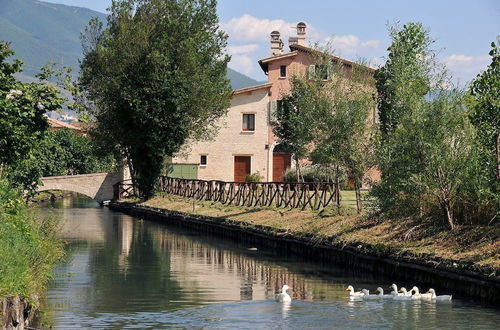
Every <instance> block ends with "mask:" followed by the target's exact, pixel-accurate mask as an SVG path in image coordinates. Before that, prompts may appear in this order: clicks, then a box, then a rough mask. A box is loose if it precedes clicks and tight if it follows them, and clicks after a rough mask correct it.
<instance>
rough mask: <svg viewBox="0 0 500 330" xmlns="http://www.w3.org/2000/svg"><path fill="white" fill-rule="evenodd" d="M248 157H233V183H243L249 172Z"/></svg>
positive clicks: (249, 162)
mask: <svg viewBox="0 0 500 330" xmlns="http://www.w3.org/2000/svg"><path fill="white" fill-rule="evenodd" d="M251 164H252V163H251V157H250V156H234V181H235V182H245V177H246V176H247V174H250V171H251Z"/></svg>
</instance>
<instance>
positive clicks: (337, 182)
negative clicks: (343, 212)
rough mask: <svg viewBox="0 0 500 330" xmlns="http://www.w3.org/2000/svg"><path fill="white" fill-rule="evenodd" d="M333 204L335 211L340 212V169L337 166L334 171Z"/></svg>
mask: <svg viewBox="0 0 500 330" xmlns="http://www.w3.org/2000/svg"><path fill="white" fill-rule="evenodd" d="M335 202H336V203H337V210H340V168H339V166H338V165H337V167H336V169H335Z"/></svg>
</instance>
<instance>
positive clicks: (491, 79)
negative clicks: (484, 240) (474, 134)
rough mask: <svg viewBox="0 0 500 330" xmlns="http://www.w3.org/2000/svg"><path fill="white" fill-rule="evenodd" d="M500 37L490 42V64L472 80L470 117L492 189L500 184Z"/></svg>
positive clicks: (497, 187)
mask: <svg viewBox="0 0 500 330" xmlns="http://www.w3.org/2000/svg"><path fill="white" fill-rule="evenodd" d="M499 47H500V39H499V41H497V43H494V42H493V43H491V51H490V56H491V64H490V65H489V66H488V69H487V70H485V71H484V72H482V73H481V74H479V75H478V76H477V77H476V79H475V80H474V81H473V82H472V84H471V87H470V94H471V96H472V105H471V108H472V111H471V113H470V118H471V121H472V123H473V124H474V126H475V127H476V128H477V131H478V142H479V145H480V147H481V148H483V149H484V157H483V165H484V169H485V170H486V172H487V173H488V174H487V175H488V177H489V180H490V187H491V188H492V190H493V191H498V190H499V189H500V188H499V187H500V186H499V185H500V49H499Z"/></svg>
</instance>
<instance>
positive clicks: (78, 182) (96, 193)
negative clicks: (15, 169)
mask: <svg viewBox="0 0 500 330" xmlns="http://www.w3.org/2000/svg"><path fill="white" fill-rule="evenodd" d="M41 180H42V185H40V186H39V187H38V189H37V191H38V192H42V191H46V190H66V191H74V192H77V193H80V194H83V195H85V196H88V197H90V198H93V199H94V200H95V201H97V202H98V203H101V204H102V203H103V202H104V201H109V200H112V199H113V185H114V184H115V183H118V182H120V181H122V180H124V174H123V173H93V174H81V175H68V176H52V177H44V178H41Z"/></svg>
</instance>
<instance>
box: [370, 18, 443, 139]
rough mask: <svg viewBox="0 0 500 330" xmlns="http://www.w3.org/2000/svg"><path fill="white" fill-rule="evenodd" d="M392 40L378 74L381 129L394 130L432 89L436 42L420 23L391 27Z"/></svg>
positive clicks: (386, 131) (377, 84)
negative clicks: (431, 47) (402, 118)
mask: <svg viewBox="0 0 500 330" xmlns="http://www.w3.org/2000/svg"><path fill="white" fill-rule="evenodd" d="M389 34H390V37H391V39H392V43H391V46H390V47H389V48H388V49H387V50H388V51H389V55H388V57H387V61H386V63H385V64H384V65H383V66H382V67H381V68H379V69H378V70H377V71H376V72H375V83H376V88H377V92H378V96H377V105H378V111H379V119H380V129H381V131H382V133H383V134H384V135H385V134H386V133H388V132H390V131H391V130H394V129H395V128H396V127H397V125H398V124H399V122H400V120H401V117H402V116H404V115H405V114H408V113H410V112H411V111H412V109H413V108H415V107H418V106H419V104H420V103H421V102H422V100H423V97H424V96H425V95H426V94H427V93H428V92H429V90H430V88H431V79H430V78H431V75H430V73H431V72H432V70H433V69H434V68H435V61H434V58H435V54H434V52H433V51H432V50H431V49H430V46H431V45H432V43H433V40H432V39H431V38H430V36H429V31H428V30H426V29H424V27H423V26H422V24H421V23H412V22H411V23H408V24H405V25H404V26H403V27H402V28H399V26H398V25H395V26H392V27H389Z"/></svg>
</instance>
